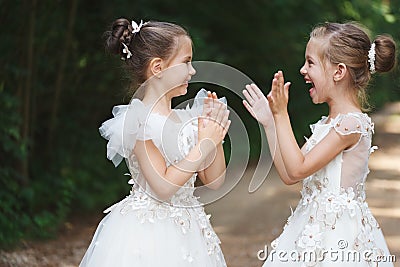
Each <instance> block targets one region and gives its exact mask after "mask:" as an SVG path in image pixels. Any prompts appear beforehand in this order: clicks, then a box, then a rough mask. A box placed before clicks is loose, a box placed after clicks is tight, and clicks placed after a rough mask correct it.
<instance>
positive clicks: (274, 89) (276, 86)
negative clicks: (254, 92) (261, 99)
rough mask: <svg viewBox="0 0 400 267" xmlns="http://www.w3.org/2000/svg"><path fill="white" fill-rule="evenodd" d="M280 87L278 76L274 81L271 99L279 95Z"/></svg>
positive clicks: (270, 94) (270, 93)
mask: <svg viewBox="0 0 400 267" xmlns="http://www.w3.org/2000/svg"><path fill="white" fill-rule="evenodd" d="M278 91H279V85H278V78H277V75H275V76H274V78H273V79H272V85H271V91H270V92H269V94H268V95H269V96H270V97H276V96H277V95H278Z"/></svg>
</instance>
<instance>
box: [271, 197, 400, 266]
mask: <svg viewBox="0 0 400 267" xmlns="http://www.w3.org/2000/svg"><path fill="white" fill-rule="evenodd" d="M320 199H321V198H320ZM327 199H329V198H327ZM335 200H337V199H335V198H334V197H333V198H330V201H331V203H333V202H334V201H335ZM302 201H303V199H302V200H301V201H300V203H299V205H298V207H297V208H296V211H295V212H294V213H293V214H292V216H290V217H289V219H288V222H287V224H286V225H285V227H284V230H283V232H282V234H281V235H280V236H279V237H278V238H277V239H276V240H274V241H273V242H272V243H271V246H267V247H268V248H269V251H265V253H266V254H267V255H268V258H267V260H266V261H265V263H264V265H263V267H270V266H299V267H300V266H318V267H327V266H332V267H333V266H349V267H350V266H351V267H370V266H379V267H393V260H394V259H393V258H392V256H391V255H390V253H389V250H388V247H387V244H386V241H385V239H384V236H383V234H382V231H381V229H380V228H379V225H378V223H377V222H376V220H375V218H374V217H373V215H372V213H371V211H370V210H369V208H368V205H367V203H366V202H358V201H353V200H351V201H346V199H345V198H343V202H342V203H340V202H339V201H338V202H336V204H331V205H327V204H326V203H324V202H323V201H322V200H319V201H318V200H317V201H315V202H313V203H310V204H308V205H304V201H303V202H302ZM327 203H329V201H327ZM346 205H348V206H346Z"/></svg>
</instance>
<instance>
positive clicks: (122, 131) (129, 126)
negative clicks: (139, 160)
mask: <svg viewBox="0 0 400 267" xmlns="http://www.w3.org/2000/svg"><path fill="white" fill-rule="evenodd" d="M147 113H148V112H147V109H146V107H145V106H144V104H143V103H142V102H141V101H140V100H138V99H134V100H132V102H131V103H130V104H129V105H119V106H115V107H114V108H113V110H112V114H113V116H114V118H112V119H109V120H107V121H105V122H103V124H102V125H101V127H100V128H99V131H100V134H101V136H102V137H104V138H105V139H106V140H108V143H107V158H108V159H109V160H111V161H112V162H113V163H114V165H115V166H118V164H120V163H121V161H122V159H123V158H128V157H129V156H130V154H131V153H132V150H133V148H134V147H135V144H136V139H137V134H138V132H139V128H140V127H141V126H142V125H143V123H144V121H145V119H146V117H147Z"/></svg>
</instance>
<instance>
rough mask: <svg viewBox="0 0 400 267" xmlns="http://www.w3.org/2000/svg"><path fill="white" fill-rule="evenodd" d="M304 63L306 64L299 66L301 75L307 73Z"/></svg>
mask: <svg viewBox="0 0 400 267" xmlns="http://www.w3.org/2000/svg"><path fill="white" fill-rule="evenodd" d="M305 65H306V64H304V65H303V66H301V68H300V74H301V75H306V73H307V70H306V68H305Z"/></svg>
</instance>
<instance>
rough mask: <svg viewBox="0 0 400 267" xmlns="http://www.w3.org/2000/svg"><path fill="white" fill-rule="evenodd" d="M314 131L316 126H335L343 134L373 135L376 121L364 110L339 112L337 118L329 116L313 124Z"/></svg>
mask: <svg viewBox="0 0 400 267" xmlns="http://www.w3.org/2000/svg"><path fill="white" fill-rule="evenodd" d="M310 127H311V130H312V132H314V130H315V128H316V127H328V128H333V129H334V130H335V131H336V132H337V133H339V134H341V135H349V134H353V133H359V134H361V135H371V134H373V133H374V123H373V122H372V120H371V118H370V117H369V116H368V114H366V113H363V112H349V113H343V114H342V113H339V114H338V115H337V116H336V117H335V118H331V119H329V117H327V116H322V118H321V119H320V120H319V121H318V122H317V123H315V124H312V125H311V126H310Z"/></svg>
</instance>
